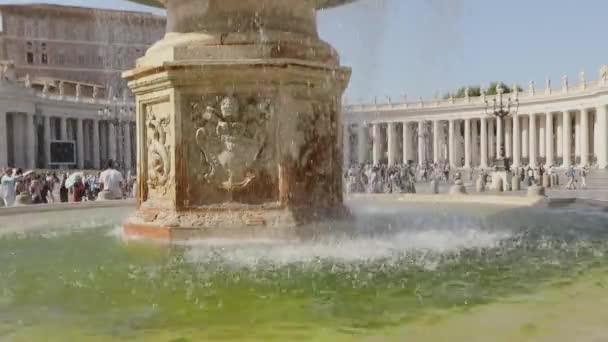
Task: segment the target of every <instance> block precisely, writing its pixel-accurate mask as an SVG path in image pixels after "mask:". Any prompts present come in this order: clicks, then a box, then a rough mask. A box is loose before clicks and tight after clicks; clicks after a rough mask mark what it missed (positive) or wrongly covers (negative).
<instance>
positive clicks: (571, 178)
mask: <svg viewBox="0 0 608 342" xmlns="http://www.w3.org/2000/svg"><path fill="white" fill-rule="evenodd" d="M566 177H568V184H566V189H567V190H575V189H576V185H575V184H574V183H575V177H576V171H575V170H574V166H570V168H569V169H568V171H566Z"/></svg>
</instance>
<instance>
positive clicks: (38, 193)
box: [29, 175, 43, 204]
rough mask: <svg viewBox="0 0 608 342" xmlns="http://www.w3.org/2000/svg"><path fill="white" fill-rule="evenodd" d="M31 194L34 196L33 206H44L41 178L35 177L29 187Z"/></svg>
mask: <svg viewBox="0 0 608 342" xmlns="http://www.w3.org/2000/svg"><path fill="white" fill-rule="evenodd" d="M29 191H30V194H31V195H32V204H42V203H43V202H42V184H41V182H40V176H39V175H36V176H34V177H33V179H32V182H31V183H30V186H29Z"/></svg>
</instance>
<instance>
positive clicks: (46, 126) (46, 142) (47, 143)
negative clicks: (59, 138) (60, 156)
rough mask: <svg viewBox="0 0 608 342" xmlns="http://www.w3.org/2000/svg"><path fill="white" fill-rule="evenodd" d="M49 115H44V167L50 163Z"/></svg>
mask: <svg viewBox="0 0 608 342" xmlns="http://www.w3.org/2000/svg"><path fill="white" fill-rule="evenodd" d="M51 140H53V139H52V136H51V117H50V116H48V115H45V116H44V160H45V163H46V165H44V167H47V168H48V167H50V165H51Z"/></svg>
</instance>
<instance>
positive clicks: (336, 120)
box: [125, 0, 350, 235]
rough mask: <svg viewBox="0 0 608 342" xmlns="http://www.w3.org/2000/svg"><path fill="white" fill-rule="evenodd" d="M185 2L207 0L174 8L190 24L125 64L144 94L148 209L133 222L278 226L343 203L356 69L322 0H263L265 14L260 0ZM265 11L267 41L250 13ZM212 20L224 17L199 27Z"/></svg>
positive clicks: (140, 117)
mask: <svg viewBox="0 0 608 342" xmlns="http://www.w3.org/2000/svg"><path fill="white" fill-rule="evenodd" d="M211 2H213V1H211ZM181 3H183V4H187V3H190V4H191V5H192V6H195V7H196V11H194V12H192V13H185V12H183V11H178V12H177V13H171V11H172V10H171V8H169V12H170V15H169V17H170V18H174V19H180V20H182V21H183V22H182V21H180V22H181V24H180V25H178V24H177V23H174V25H175V26H174V28H179V30H178V32H180V33H175V31H174V33H173V34H170V35H167V37H165V39H163V41H161V42H159V44H157V46H155V47H152V48H151V49H150V50H149V51H148V53H147V54H146V56H145V57H144V58H142V59H141V60H140V61H139V62H138V68H136V69H134V70H132V71H130V72H127V73H125V77H126V78H127V79H128V80H129V81H130V82H129V84H130V87H131V89H132V90H133V92H134V93H135V94H136V98H137V104H138V106H137V108H138V114H137V122H138V148H139V151H138V165H139V166H140V167H139V168H138V170H139V171H138V172H139V175H138V176H139V180H140V181H139V182H138V185H139V191H138V194H139V199H138V200H139V204H140V210H139V212H138V214H137V215H135V216H134V217H133V218H132V219H131V220H130V222H129V224H130V225H131V226H132V227H134V226H137V227H140V228H141V227H145V228H146V227H147V228H150V227H158V228H167V229H171V230H175V229H180V228H183V229H205V230H210V229H211V230H216V229H220V230H221V229H236V228H242V229H248V227H252V226H254V227H258V228H259V227H267V228H269V229H270V228H272V229H277V227H295V226H298V225H301V224H303V223H306V222H310V221H314V220H318V219H320V218H321V217H325V216H327V215H331V214H332V213H343V209H342V124H341V120H342V118H341V97H342V93H343V91H344V89H345V87H346V85H347V83H348V80H349V78H350V69H348V68H342V67H340V66H339V60H338V57H337V54H336V53H335V52H334V51H333V49H331V48H330V47H329V45H327V44H326V43H324V42H322V41H321V40H320V39H319V38H318V35H317V33H316V24H315V20H312V19H314V4H313V3H312V2H310V1H309V2H297V3H298V4H297V5H295V4H296V2H294V1H284V0H282V1H274V0H272V1H270V0H269V1H264V3H265V4H266V5H267V6H270V7H260V8H259V15H258V16H257V17H256V14H255V13H254V11H253V9H255V8H257V7H252V4H254V3H257V2H255V1H253V2H251V1H247V2H243V1H238V2H235V1H232V0H230V1H223V2H221V4H220V3H217V4H216V6H215V7H210V8H199V7H200V5H199V4H198V2H196V1H194V0H182V1H181ZM195 3H197V4H195ZM184 6H186V5H184ZM203 7H204V6H203ZM197 11H198V12H197ZM229 14H231V15H232V16H233V17H234V18H238V20H236V21H233V22H232V24H231V25H228V26H226V25H225V21H224V22H217V21H209V20H202V19H204V18H210V17H214V15H218V16H220V17H222V16H226V15H229ZM311 15H312V19H311V20H308V19H306V18H308V17H309V16H311ZM192 16H194V17H197V18H198V19H200V20H199V21H197V22H196V24H195V23H194V22H193V21H192V20H193V17H192ZM294 17H298V18H299V17H301V18H302V20H292V19H293V18H294ZM264 18H268V19H269V20H270V19H271V20H272V25H275V29H276V30H273V31H272V32H268V35H267V36H266V38H265V39H266V40H264V41H263V42H262V41H260V40H259V39H260V36H259V35H260V31H259V27H258V28H256V27H255V26H251V25H249V24H252V25H253V24H255V23H256V20H257V21H259V20H264ZM216 19H217V18H216ZM309 19H310V18H309ZM214 20H215V19H214ZM247 23H248V24H247ZM268 23H269V24H270V22H268ZM239 25H242V26H239ZM264 27H266V26H264ZM205 28H213V29H212V30H210V31H205V33H202V32H198V31H197V32H194V31H193V30H202V29H205ZM279 29H280V30H279ZM184 31H186V33H183V32H184ZM190 31H193V32H190ZM248 32H249V33H251V35H249V33H248ZM303 36H305V37H306V39H302V37H303ZM285 44H287V45H285ZM290 44H291V45H290ZM160 46H162V47H164V48H166V49H164V48H163V49H160V48H159V47H160ZM268 49H270V50H268ZM167 51H169V52H167ZM142 229H143V228H142ZM213 235H217V234H213Z"/></svg>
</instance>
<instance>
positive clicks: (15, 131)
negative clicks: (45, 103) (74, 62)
mask: <svg viewBox="0 0 608 342" xmlns="http://www.w3.org/2000/svg"><path fill="white" fill-rule="evenodd" d="M53 141H66V142H74V143H75V147H76V149H75V150H76V151H75V154H76V156H75V164H68V165H58V164H54V163H53V161H52V160H51V142H53ZM134 141H136V137H135V122H134V121H124V120H104V119H102V118H100V117H98V116H92V115H89V116H86V115H83V117H70V116H62V115H52V114H45V113H37V114H33V113H20V112H0V167H7V166H10V167H20V168H26V169H35V168H44V169H50V168H56V167H59V166H62V167H67V168H77V169H85V168H86V169H101V168H104V167H105V165H104V164H105V163H106V161H107V160H108V159H112V160H114V161H117V162H118V163H119V164H120V165H121V167H122V168H124V169H125V170H133V168H134V165H135V158H134V157H135V146H134V143H133V142H134Z"/></svg>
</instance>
